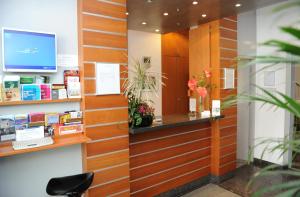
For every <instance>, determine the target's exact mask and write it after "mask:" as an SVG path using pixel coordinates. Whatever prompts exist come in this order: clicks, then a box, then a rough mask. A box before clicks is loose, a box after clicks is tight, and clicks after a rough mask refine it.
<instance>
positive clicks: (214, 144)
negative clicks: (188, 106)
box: [129, 115, 236, 196]
mask: <svg viewBox="0 0 300 197" xmlns="http://www.w3.org/2000/svg"><path fill="white" fill-rule="evenodd" d="M223 118H224V117H223V116H220V117H215V118H201V117H199V116H188V115H174V116H165V117H163V118H162V122H160V123H154V124H153V125H152V126H151V127H145V128H138V129H132V130H130V133H131V135H130V146H129V150H130V162H129V163H130V190H131V195H132V196H155V195H158V194H161V193H163V194H165V195H166V196H174V195H178V194H180V193H184V192H185V191H187V190H189V189H191V188H192V187H194V188H196V187H199V186H201V185H203V184H206V183H209V182H211V181H218V180H220V178H222V177H226V176H228V175H229V174H230V173H231V172H232V171H233V170H234V169H235V162H236V151H235V149H236V148H235V147H236V145H235V143H231V141H232V140H233V141H234V140H235V138H236V134H235V131H231V130H230V129H227V130H221V131H220V129H215V128H216V127H218V125H219V121H220V120H221V121H222V119H223ZM224 119H226V118H224ZM223 131H224V133H222V132H223ZM223 137H224V138H223ZM221 139H222V140H221ZM223 139H224V140H223ZM215 169H217V170H216V171H215Z"/></svg>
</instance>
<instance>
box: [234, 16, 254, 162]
mask: <svg viewBox="0 0 300 197" xmlns="http://www.w3.org/2000/svg"><path fill="white" fill-rule="evenodd" d="M237 33H238V56H240V57H241V56H242V57H247V56H254V55H256V12H255V11H249V12H245V13H242V14H239V15H238V27H237ZM252 67H253V66H252ZM250 72H251V67H245V66H243V65H242V63H241V64H240V65H239V67H238V93H239V94H242V93H246V94H250V92H251V87H250V84H251V80H253V78H251V75H250ZM251 105H253V104H251V103H249V102H241V103H238V112H237V115H238V117H237V128H238V130H237V158H238V159H240V160H247V159H248V154H249V147H250V146H252V145H253V133H251V130H252V129H251V126H252V125H254V122H252V121H253V119H250V114H251V113H250V111H251Z"/></svg>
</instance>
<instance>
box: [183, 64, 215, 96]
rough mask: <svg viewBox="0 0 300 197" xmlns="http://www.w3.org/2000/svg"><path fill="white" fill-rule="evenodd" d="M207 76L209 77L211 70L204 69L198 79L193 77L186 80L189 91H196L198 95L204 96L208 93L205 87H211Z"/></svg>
mask: <svg viewBox="0 0 300 197" xmlns="http://www.w3.org/2000/svg"><path fill="white" fill-rule="evenodd" d="M209 78H211V72H210V71H208V70H204V71H203V73H202V74H201V75H200V76H199V78H198V80H197V79H196V78H195V77H193V79H190V80H189V81H188V87H189V89H190V90H191V91H195V92H197V93H198V95H199V96H200V97H202V98H205V97H206V96H207V94H208V90H207V89H208V88H210V87H211V85H210V83H209V82H210V80H209Z"/></svg>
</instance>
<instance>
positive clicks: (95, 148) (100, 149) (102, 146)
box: [86, 137, 129, 157]
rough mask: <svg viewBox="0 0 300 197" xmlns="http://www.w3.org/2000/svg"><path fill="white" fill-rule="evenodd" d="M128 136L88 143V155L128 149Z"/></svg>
mask: <svg viewBox="0 0 300 197" xmlns="http://www.w3.org/2000/svg"><path fill="white" fill-rule="evenodd" d="M128 146H129V143H128V137H122V138H117V139H111V140H105V141H100V142H93V143H88V144H87V146H86V147H87V156H88V157H90V156H94V155H99V154H104V153H109V152H113V151H118V150H123V149H128Z"/></svg>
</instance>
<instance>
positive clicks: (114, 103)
mask: <svg viewBox="0 0 300 197" xmlns="http://www.w3.org/2000/svg"><path fill="white" fill-rule="evenodd" d="M92 92H93V93H94V91H92ZM85 102H86V103H85V106H86V109H97V108H110V107H126V106H127V105H128V103H127V99H126V98H125V97H124V96H123V95H104V96H86V98H85Z"/></svg>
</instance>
